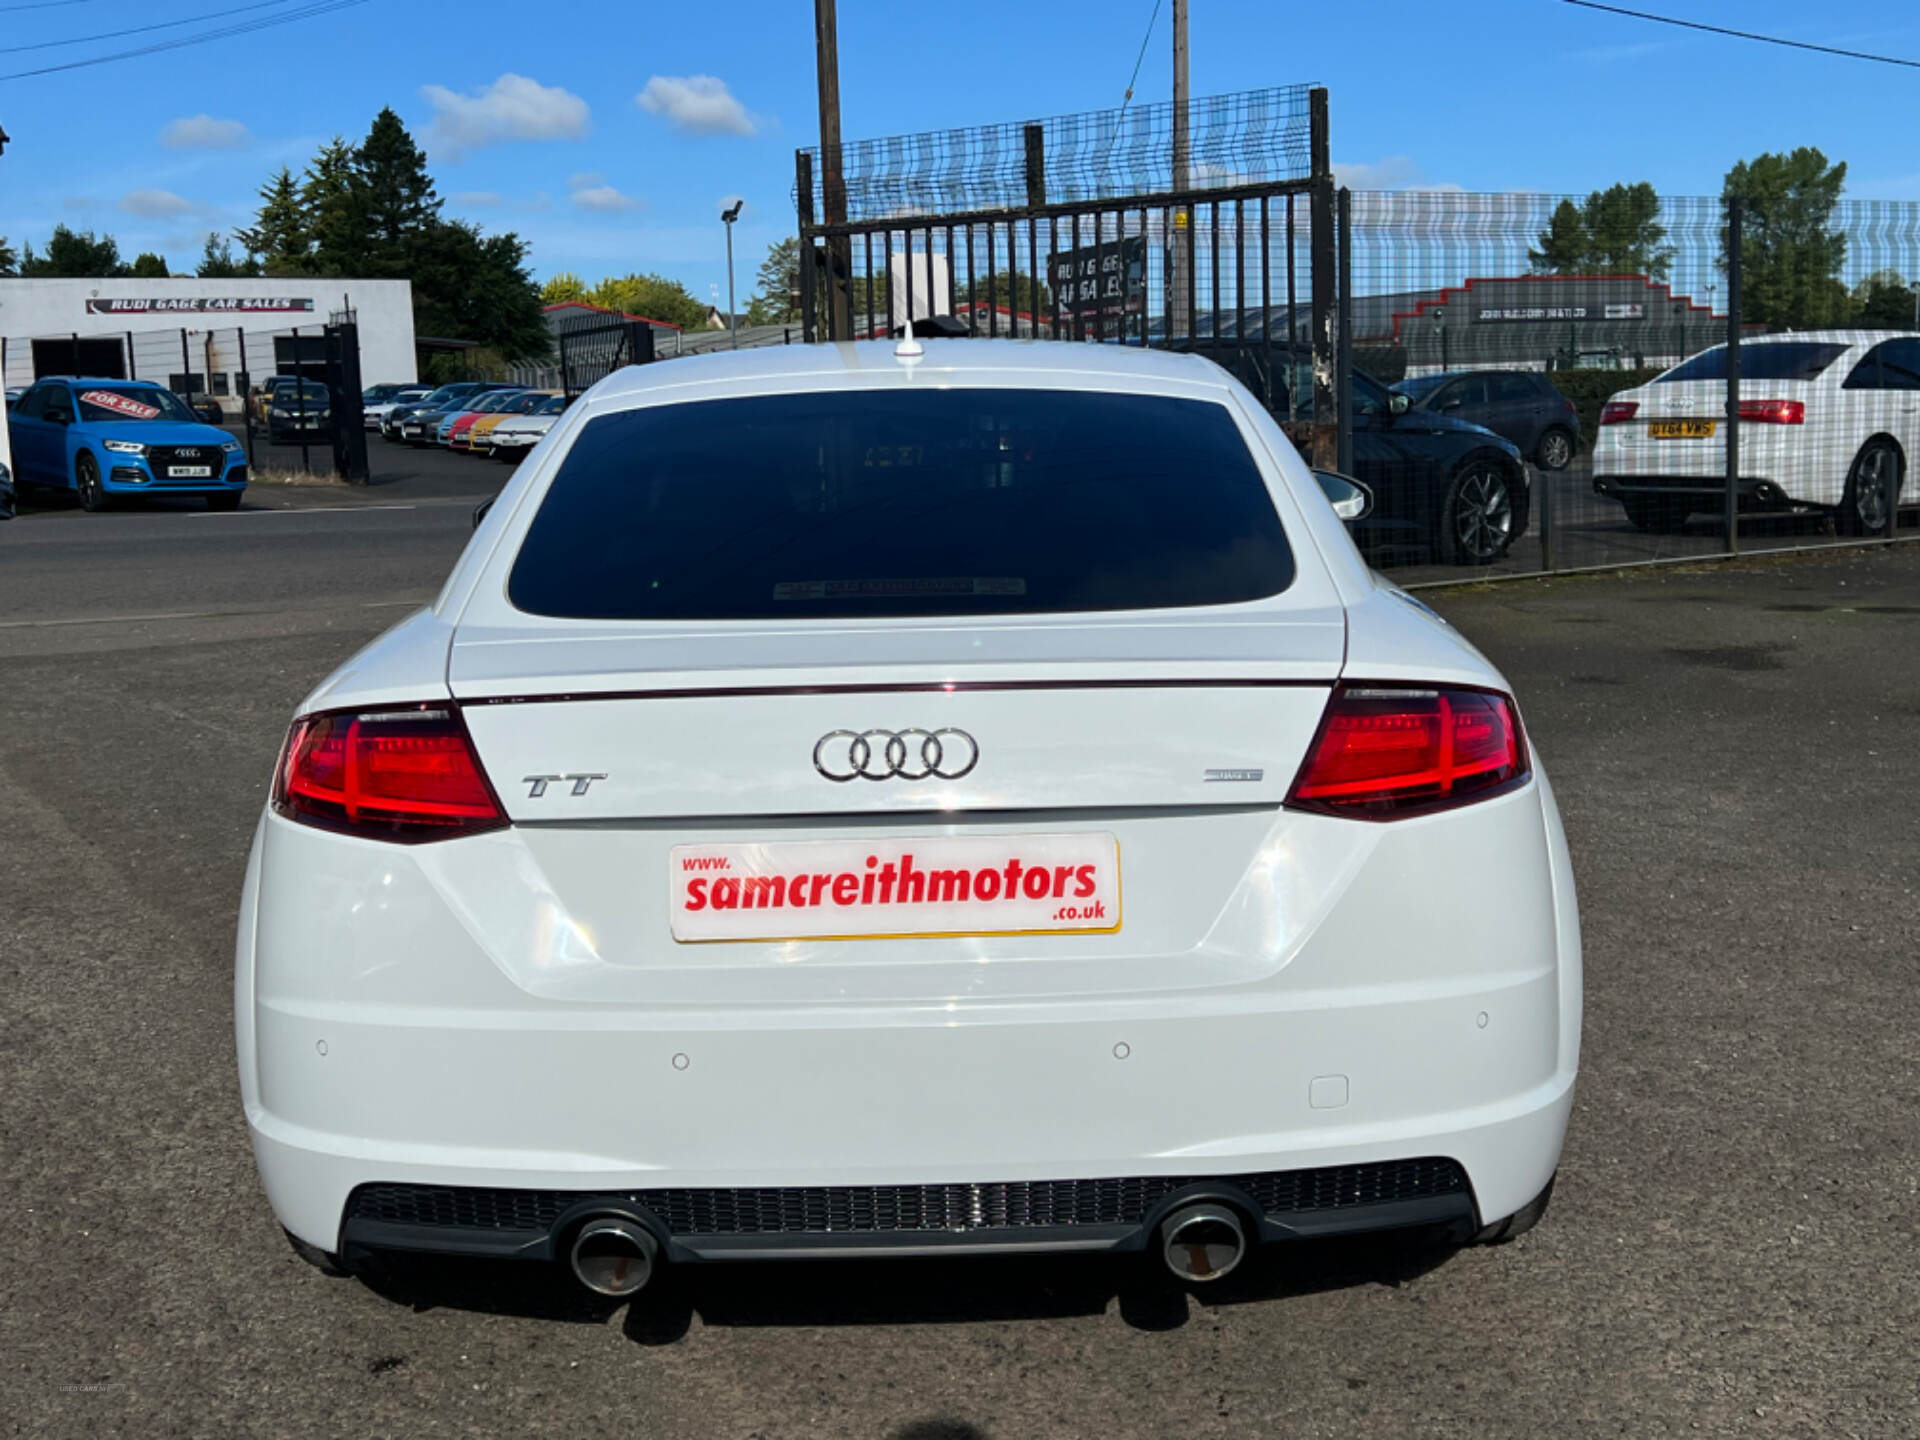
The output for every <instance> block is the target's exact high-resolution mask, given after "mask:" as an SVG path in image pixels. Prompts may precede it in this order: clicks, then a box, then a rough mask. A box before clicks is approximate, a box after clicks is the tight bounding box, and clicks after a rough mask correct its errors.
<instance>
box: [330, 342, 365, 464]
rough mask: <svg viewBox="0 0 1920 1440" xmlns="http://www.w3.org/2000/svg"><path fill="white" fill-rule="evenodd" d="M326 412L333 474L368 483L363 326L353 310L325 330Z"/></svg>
mask: <svg viewBox="0 0 1920 1440" xmlns="http://www.w3.org/2000/svg"><path fill="white" fill-rule="evenodd" d="M326 349H327V413H328V415H329V416H330V417H331V419H332V422H333V427H332V428H333V473H334V474H336V475H338V476H339V477H340V478H341V479H342V480H345V481H346V482H347V483H348V484H350V485H364V484H366V483H367V479H368V471H367V431H366V425H365V419H366V416H365V411H364V408H363V402H362V400H361V398H360V397H361V390H362V387H361V384H360V325H359V322H358V320H357V318H356V317H355V315H354V313H353V312H352V311H351V310H348V311H343V312H341V313H340V314H337V315H335V316H333V317H332V323H330V324H329V325H328V326H327V328H326Z"/></svg>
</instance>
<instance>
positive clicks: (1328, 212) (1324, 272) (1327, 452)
mask: <svg viewBox="0 0 1920 1440" xmlns="http://www.w3.org/2000/svg"><path fill="white" fill-rule="evenodd" d="M1307 99H1308V128H1309V135H1310V139H1311V154H1312V174H1313V189H1312V192H1311V198H1310V200H1309V202H1308V217H1307V232H1308V240H1307V263H1308V265H1309V266H1311V267H1312V274H1311V275H1309V276H1308V280H1309V283H1310V284H1311V285H1312V287H1313V298H1312V306H1313V320H1312V329H1313V333H1312V335H1311V336H1309V341H1310V343H1311V346H1312V351H1313V457H1312V459H1313V463H1314V464H1315V465H1317V466H1319V467H1321V468H1322V469H1332V468H1334V467H1336V466H1338V465H1339V463H1340V416H1339V392H1338V391H1337V390H1336V389H1335V387H1334V372H1333V367H1334V365H1335V363H1336V360H1335V356H1334V353H1333V338H1334V337H1333V327H1334V315H1333V309H1334V267H1335V265H1336V264H1337V261H1336V259H1335V257H1334V233H1333V232H1334V222H1333V163H1332V153H1333V152H1332V147H1331V145H1330V143H1329V140H1328V125H1327V92H1326V91H1325V90H1319V89H1316V90H1313V91H1310V92H1309V93H1308V97H1307Z"/></svg>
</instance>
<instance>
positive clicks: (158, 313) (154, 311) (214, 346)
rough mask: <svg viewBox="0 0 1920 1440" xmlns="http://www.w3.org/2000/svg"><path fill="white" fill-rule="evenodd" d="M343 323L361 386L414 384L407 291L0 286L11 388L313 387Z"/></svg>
mask: <svg viewBox="0 0 1920 1440" xmlns="http://www.w3.org/2000/svg"><path fill="white" fill-rule="evenodd" d="M349 316H351V318H353V319H354V320H355V321H356V322H357V324H358V326H359V337H360V376H361V379H362V381H363V383H365V384H368V385H374V384H378V383H381V382H383V381H394V382H406V381H412V380H414V379H416V378H417V377H418V370H417V368H416V367H417V365H418V363H419V362H418V359H417V351H416V344H415V336H414V333H413V285H412V283H411V282H410V281H406V280H343V279H338V278H333V279H318V278H310V277H308V278H290V277H287V276H278V275H276V276H271V277H265V278H260V279H250V280H200V279H191V278H171V279H135V278H131V277H121V278H115V279H110V280H53V279H41V278H37V277H36V278H29V279H0V372H4V376H5V383H6V384H7V386H9V387H14V386H22V385H29V384H31V383H33V381H34V380H36V379H38V378H39V377H40V376H42V375H89V376H99V377H111V378H115V379H138V380H157V381H159V382H160V383H161V384H163V385H166V386H168V387H169V388H171V389H174V390H177V391H180V392H182V393H188V392H198V393H201V394H210V395H215V396H221V395H238V394H239V393H240V391H241V388H242V386H243V384H244V383H245V381H243V379H242V377H243V376H245V377H248V378H249V379H251V380H254V381H258V380H260V379H263V378H264V377H266V376H268V375H291V374H295V373H306V374H310V375H312V376H313V377H314V378H316V379H317V378H320V377H321V375H322V373H323V371H324V365H325V357H326V342H325V333H324V332H325V327H326V326H327V325H328V324H329V323H330V322H332V321H334V320H336V319H344V318H348V317H349Z"/></svg>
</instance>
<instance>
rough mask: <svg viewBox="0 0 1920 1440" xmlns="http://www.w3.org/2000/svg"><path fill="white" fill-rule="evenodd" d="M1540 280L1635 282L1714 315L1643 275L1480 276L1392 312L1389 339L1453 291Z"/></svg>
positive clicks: (1463, 291)
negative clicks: (1391, 326) (1405, 308)
mask: <svg viewBox="0 0 1920 1440" xmlns="http://www.w3.org/2000/svg"><path fill="white" fill-rule="evenodd" d="M1542 280H1580V281H1586V282H1591V281H1594V280H1638V281H1639V282H1640V283H1641V284H1642V285H1644V286H1646V287H1647V289H1649V290H1663V291H1665V292H1666V298H1667V299H1668V300H1669V301H1671V300H1682V301H1685V302H1686V306H1687V308H1688V309H1689V310H1699V311H1702V312H1703V313H1705V314H1706V315H1707V316H1708V317H1709V318H1711V317H1712V315H1713V307H1712V306H1710V305H1698V304H1695V303H1694V299H1693V297H1692V296H1691V295H1675V294H1674V293H1673V286H1672V285H1671V284H1669V283H1667V282H1666V281H1663V280H1654V279H1650V278H1649V277H1647V276H1645V275H1481V276H1479V277H1477V278H1470V279H1468V280H1467V282H1466V283H1465V284H1464V285H1446V286H1442V287H1441V290H1440V298H1439V299H1438V300H1421V301H1417V302H1416V303H1415V304H1414V307H1413V309H1411V310H1399V311H1395V312H1394V316H1393V335H1392V339H1393V340H1394V341H1395V342H1396V343H1398V341H1399V339H1400V322H1401V321H1402V320H1417V319H1419V318H1420V317H1421V316H1422V315H1424V314H1426V313H1427V311H1428V310H1432V309H1438V308H1439V307H1440V306H1442V305H1445V304H1447V303H1448V298H1449V297H1450V296H1451V295H1453V294H1454V293H1455V292H1456V291H1457V292H1459V293H1460V294H1462V295H1464V294H1466V293H1467V292H1468V291H1469V290H1471V289H1473V287H1474V286H1476V285H1512V284H1516V283H1518V282H1520V281H1526V282H1527V283H1529V284H1537V283H1539V282H1540V281H1542Z"/></svg>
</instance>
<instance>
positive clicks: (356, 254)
mask: <svg viewBox="0 0 1920 1440" xmlns="http://www.w3.org/2000/svg"><path fill="white" fill-rule="evenodd" d="M300 208H301V211H302V213H303V214H304V216H305V217H306V228H307V234H308V235H309V236H311V237H312V240H313V254H312V258H311V261H310V265H311V268H312V269H313V271H314V273H315V274H318V275H364V274H366V273H367V253H368V249H369V246H368V243H367V208H366V196H365V192H364V191H363V190H362V188H361V185H360V175H359V157H358V154H357V152H356V151H355V150H354V148H353V147H352V146H351V145H349V144H347V142H346V141H345V140H342V139H341V138H340V137H339V136H338V135H336V136H334V137H333V139H331V140H329V141H328V142H327V143H326V144H325V145H322V146H321V147H320V150H319V152H318V153H317V154H316V155H315V156H314V157H313V163H312V164H310V165H308V166H307V173H306V175H305V176H303V177H302V179H301V182H300Z"/></svg>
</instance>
